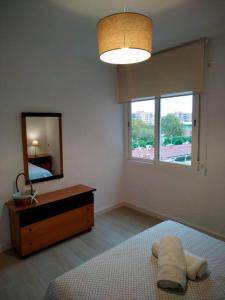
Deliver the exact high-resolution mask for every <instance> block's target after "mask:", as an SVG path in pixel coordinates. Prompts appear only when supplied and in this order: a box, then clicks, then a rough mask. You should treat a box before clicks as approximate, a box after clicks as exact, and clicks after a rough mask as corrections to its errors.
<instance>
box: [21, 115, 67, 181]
mask: <svg viewBox="0 0 225 300" xmlns="http://www.w3.org/2000/svg"><path fill="white" fill-rule="evenodd" d="M22 131H23V148H24V169H25V174H26V179H27V180H28V179H30V180H31V181H32V182H40V181H45V180H50V179H55V178H60V177H63V170H62V139H61V131H62V129H61V114H51V113H49V114H48V113H22Z"/></svg>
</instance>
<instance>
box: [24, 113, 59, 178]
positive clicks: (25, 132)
mask: <svg viewBox="0 0 225 300" xmlns="http://www.w3.org/2000/svg"><path fill="white" fill-rule="evenodd" d="M26 117H58V118H59V147H60V174H57V175H53V176H49V177H45V178H40V179H39V178H38V179H33V180H31V182H32V183H36V182H43V181H49V180H54V179H58V178H63V177H64V175H63V149H62V114H61V113H37V112H22V113H21V125H22V143H23V163H24V174H25V177H26V184H29V182H30V181H29V173H28V151H27V125H26Z"/></svg>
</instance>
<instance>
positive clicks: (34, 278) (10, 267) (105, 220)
mask: <svg viewBox="0 0 225 300" xmlns="http://www.w3.org/2000/svg"><path fill="white" fill-rule="evenodd" d="M159 222H160V221H159V220H157V219H154V218H151V217H149V216H147V215H145V214H142V213H139V212H137V211H134V210H131V209H129V208H125V207H122V208H118V209H116V210H113V211H111V212H108V213H105V214H103V215H100V216H97V217H96V218H95V226H94V228H93V229H92V231H89V232H86V233H83V234H81V235H78V236H76V237H73V238H71V239H69V240H66V241H64V242H61V243H59V244H57V245H55V246H52V247H50V248H48V249H46V250H43V251H41V252H38V253H36V254H33V255H31V256H30V257H27V258H26V259H20V258H18V257H17V255H16V254H15V252H14V250H9V251H6V252H4V253H2V254H0V299H1V300H40V299H43V297H44V295H45V291H46V288H47V286H48V283H49V282H50V281H51V280H52V279H54V278H55V277H57V276H59V275H61V274H63V273H65V272H67V271H69V270H71V269H72V268H74V267H76V266H78V265H80V264H82V263H84V262H85V261H87V260H89V259H90V258H92V257H94V256H96V255H98V254H100V253H102V252H104V251H106V250H108V249H110V248H112V247H113V246H115V245H117V244H119V243H121V242H123V241H125V240H126V239H128V238H130V237H132V236H134V235H136V234H137V233H139V232H141V231H143V230H145V229H147V228H149V227H151V226H153V225H155V224H157V223H159Z"/></svg>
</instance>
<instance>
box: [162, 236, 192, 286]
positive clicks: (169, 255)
mask: <svg viewBox="0 0 225 300" xmlns="http://www.w3.org/2000/svg"><path fill="white" fill-rule="evenodd" d="M186 282H187V280H186V260H185V255H184V250H183V246H182V243H181V240H180V239H179V238H177V237H175V236H165V237H164V238H162V239H161V240H160V244H159V252H158V277H157V285H158V286H159V287H161V288H169V289H181V290H185V288H186Z"/></svg>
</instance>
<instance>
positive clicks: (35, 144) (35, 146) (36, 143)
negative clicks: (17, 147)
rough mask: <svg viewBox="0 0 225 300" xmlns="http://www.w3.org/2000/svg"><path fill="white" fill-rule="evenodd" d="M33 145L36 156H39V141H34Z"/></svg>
mask: <svg viewBox="0 0 225 300" xmlns="http://www.w3.org/2000/svg"><path fill="white" fill-rule="evenodd" d="M31 145H32V146H34V156H37V147H38V146H39V142H38V140H33V141H32V143H31Z"/></svg>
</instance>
